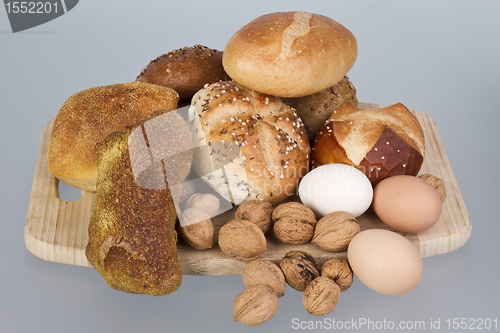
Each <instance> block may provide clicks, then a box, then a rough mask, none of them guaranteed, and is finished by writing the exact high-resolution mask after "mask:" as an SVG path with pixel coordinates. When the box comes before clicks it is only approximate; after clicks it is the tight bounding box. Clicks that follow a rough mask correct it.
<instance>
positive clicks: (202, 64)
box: [136, 45, 228, 103]
mask: <svg viewBox="0 0 500 333" xmlns="http://www.w3.org/2000/svg"><path fill="white" fill-rule="evenodd" d="M227 79H228V75H227V74H226V72H225V71H224V68H223V67H222V52H221V51H218V50H214V49H210V48H208V47H206V46H202V45H195V46H193V47H184V48H182V49H179V50H173V51H171V52H169V53H167V54H163V55H161V56H159V57H158V58H156V59H155V60H153V61H151V62H150V63H149V64H148V65H147V66H146V67H145V68H144V69H143V70H142V72H141V74H139V76H137V79H136V80H137V81H140V82H146V83H152V84H157V85H160V86H164V87H169V88H172V89H174V90H175V91H177V92H178V93H179V98H180V100H179V102H180V103H185V102H190V101H191V97H193V95H194V94H195V93H196V92H197V91H198V90H200V89H201V88H203V86H204V85H205V84H207V83H208V84H210V83H214V82H218V81H223V80H227Z"/></svg>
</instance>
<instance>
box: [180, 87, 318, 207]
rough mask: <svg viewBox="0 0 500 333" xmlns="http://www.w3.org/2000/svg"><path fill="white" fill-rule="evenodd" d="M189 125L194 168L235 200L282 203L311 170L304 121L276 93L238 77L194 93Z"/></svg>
mask: <svg viewBox="0 0 500 333" xmlns="http://www.w3.org/2000/svg"><path fill="white" fill-rule="evenodd" d="M189 124H190V126H191V129H192V133H193V146H194V147H195V149H194V155H193V157H194V159H193V167H194V170H195V172H196V173H197V174H198V176H200V177H201V178H202V179H203V180H204V181H205V182H206V183H208V184H209V185H210V186H211V187H212V188H213V189H214V190H215V191H217V192H218V193H219V194H220V195H221V196H222V197H224V198H225V199H226V200H228V201H230V202H232V203H234V204H241V203H243V202H245V201H247V200H253V199H257V200H263V201H267V202H270V203H272V204H275V203H278V202H281V201H283V200H285V199H286V198H288V197H289V196H290V195H293V194H294V193H295V190H296V187H297V183H298V182H299V180H300V179H301V177H303V176H304V175H305V174H306V172H307V171H308V167H309V153H310V146H309V141H308V139H307V134H306V131H305V129H304V125H303V123H302V120H301V119H300V118H299V117H298V115H297V113H296V112H295V111H294V110H293V109H292V108H291V107H289V106H288V105H286V104H285V103H283V102H282V101H281V99H279V98H278V97H274V96H269V95H264V94H261V93H258V92H256V91H254V90H252V89H248V88H245V87H243V86H242V85H240V84H239V83H236V82H234V81H222V82H217V83H214V84H211V85H207V86H206V87H205V88H203V89H201V90H200V91H198V92H197V93H196V94H195V95H194V97H193V100H192V103H191V107H190V109H189ZM196 147H199V148H196Z"/></svg>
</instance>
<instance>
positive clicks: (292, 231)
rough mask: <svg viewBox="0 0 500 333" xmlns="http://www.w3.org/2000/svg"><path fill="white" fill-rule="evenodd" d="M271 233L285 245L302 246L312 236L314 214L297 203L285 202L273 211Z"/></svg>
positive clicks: (314, 222) (314, 223)
mask: <svg viewBox="0 0 500 333" xmlns="http://www.w3.org/2000/svg"><path fill="white" fill-rule="evenodd" d="M272 219H273V222H274V227H273V231H274V234H275V235H276V237H277V238H278V239H279V240H280V241H282V242H283V243H286V244H304V243H307V242H309V241H310V240H311V239H312V237H313V235H314V227H315V225H316V223H317V221H316V216H315V215H314V212H313V211H312V210H311V209H310V208H309V207H307V206H305V205H303V204H301V203H299V202H287V203H284V204H281V205H279V206H278V207H276V209H275V210H274V211H273V214H272Z"/></svg>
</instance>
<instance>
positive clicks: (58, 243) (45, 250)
mask: <svg viewBox="0 0 500 333" xmlns="http://www.w3.org/2000/svg"><path fill="white" fill-rule="evenodd" d="M360 107H363V108H370V107H378V105H374V104H366V103H361V104H360ZM411 111H412V112H413V113H414V114H415V116H416V117H417V118H418V120H419V121H420V124H421V125H422V128H423V130H424V135H425V141H426V156H425V158H424V164H423V166H422V169H421V170H420V174H423V173H430V174H432V175H435V176H437V177H439V178H441V179H443V181H444V184H445V187H446V191H447V194H448V197H447V198H446V200H445V202H444V203H443V212H442V215H441V217H440V219H439V221H438V223H437V224H436V225H435V226H434V227H432V228H431V229H429V230H427V231H424V232H422V233H419V234H402V235H403V236H405V237H406V238H407V239H409V240H410V241H411V242H412V243H413V244H414V245H415V247H416V248H417V249H418V250H419V252H420V255H421V257H422V258H425V257H431V256H435V255H440V254H444V253H447V252H450V251H453V250H455V249H458V248H459V247H461V246H462V245H464V244H465V243H466V242H467V240H468V239H469V237H470V234H471V230H472V224H471V220H470V217H469V214H468V213H467V209H466V207H465V203H464V201H463V198H462V195H461V193H460V190H459V188H458V184H457V182H456V179H455V176H454V174H453V170H452V168H451V165H450V162H449V160H448V157H447V155H446V151H445V149H444V147H443V144H442V142H441V138H440V137H439V133H438V129H437V126H436V124H435V123H434V121H433V120H432V119H431V118H430V117H429V116H428V115H427V114H425V113H423V112H420V111H417V110H411ZM52 123H53V120H51V121H49V122H48V123H47V124H46V125H45V126H44V128H43V130H42V135H41V140H40V147H39V151H38V157H37V161H36V166H35V174H34V177H33V185H32V190H31V195H30V201H29V207H28V214H27V219H26V226H25V229H24V240H25V244H26V247H27V248H28V250H29V251H30V252H31V253H32V254H33V255H35V256H37V257H39V258H41V259H44V260H49V261H54V262H59V263H65V264H71V265H79V266H90V264H89V262H88V260H87V258H86V257H85V246H86V245H87V241H88V234H87V232H88V224H89V221H90V217H91V214H92V208H93V204H94V201H95V193H90V192H86V191H82V197H81V198H80V199H78V200H76V201H71V202H67V201H62V200H60V199H59V195H58V180H57V179H56V178H54V176H52V175H51V174H50V173H49V172H48V169H47V159H46V155H47V146H48V140H49V136H50V129H51V126H52ZM292 200H293V198H292ZM234 213H235V209H233V210H230V211H227V212H225V213H222V214H221V215H218V216H217V217H215V218H213V221H214V224H215V226H216V234H217V233H218V230H219V228H220V227H221V226H222V225H223V224H224V223H225V222H227V221H229V220H231V219H233V218H234ZM358 222H359V223H360V226H361V230H365V229H371V228H384V229H390V228H389V227H387V226H386V225H385V224H384V223H383V222H382V221H381V220H380V219H379V218H378V217H377V216H376V215H375V214H374V213H373V211H372V210H371V209H369V210H368V211H367V212H366V213H365V214H363V215H361V216H360V217H359V218H358ZM267 240H268V246H267V251H266V252H265V253H264V254H263V255H262V257H263V258H265V259H269V260H271V261H273V262H275V263H278V262H279V261H280V260H281V258H282V257H283V255H284V254H285V253H286V252H287V251H290V250H303V251H306V252H309V253H310V254H311V255H312V256H314V257H315V258H316V259H317V260H318V262H319V263H320V264H322V263H323V262H325V261H326V260H328V259H330V258H333V257H339V258H346V252H345V251H343V252H337V253H333V252H327V251H324V250H322V249H320V248H319V247H318V246H316V245H313V244H310V243H309V244H301V245H288V244H283V243H281V242H280V241H279V240H277V239H276V238H275V237H274V236H273V235H272V234H269V235H267ZM178 253H179V262H180V265H181V269H182V272H183V274H187V275H239V274H241V273H242V271H243V269H244V267H245V266H246V262H241V261H237V260H233V259H229V258H228V257H226V255H225V254H224V253H223V252H222V251H221V250H220V248H219V247H218V246H217V244H215V245H214V247H213V248H212V249H210V250H205V251H199V250H195V249H193V248H191V247H189V246H188V245H187V244H185V243H183V242H182V241H179V244H178Z"/></svg>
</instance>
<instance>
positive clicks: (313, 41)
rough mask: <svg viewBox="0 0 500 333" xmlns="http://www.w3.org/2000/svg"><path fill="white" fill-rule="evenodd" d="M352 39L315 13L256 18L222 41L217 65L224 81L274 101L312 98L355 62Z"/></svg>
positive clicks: (288, 13)
mask: <svg viewBox="0 0 500 333" xmlns="http://www.w3.org/2000/svg"><path fill="white" fill-rule="evenodd" d="M357 53H358V49H357V44H356V39H355V38H354V36H353V34H352V33H351V32H350V31H349V30H348V29H346V28H345V27H344V26H342V25H341V24H339V23H338V22H336V21H334V20H332V19H330V18H328V17H326V16H323V15H318V14H311V13H306V12H279V13H272V14H267V15H263V16H260V17H258V18H256V19H255V20H253V21H251V22H250V23H248V24H247V25H245V26H244V27H242V28H241V29H240V30H238V31H237V32H236V33H235V34H234V35H233V36H232V37H231V38H230V40H229V41H228V43H227V45H226V47H225V49H224V54H223V57H222V64H223V65H224V69H225V70H226V72H227V73H228V74H229V76H230V77H231V78H232V79H233V80H235V81H237V82H239V83H241V84H242V85H244V86H246V87H248V88H251V89H254V90H256V91H258V92H261V93H264V94H269V95H274V96H279V97H300V96H306V95H312V94H315V93H317V92H320V91H322V90H324V89H327V88H329V87H332V86H334V85H335V84H337V83H338V82H339V81H340V80H341V79H342V78H343V77H344V75H345V74H346V73H347V72H348V71H349V69H350V68H351V67H352V66H353V64H354V62H355V61H356V57H357Z"/></svg>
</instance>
